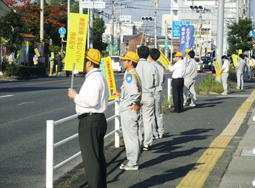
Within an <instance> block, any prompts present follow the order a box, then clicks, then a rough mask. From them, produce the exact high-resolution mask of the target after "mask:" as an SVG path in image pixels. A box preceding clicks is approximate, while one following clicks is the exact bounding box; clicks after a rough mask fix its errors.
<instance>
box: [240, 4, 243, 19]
mask: <svg viewBox="0 0 255 188" xmlns="http://www.w3.org/2000/svg"><path fill="white" fill-rule="evenodd" d="M240 7H241V8H240V17H241V18H242V19H243V0H241V6H240Z"/></svg>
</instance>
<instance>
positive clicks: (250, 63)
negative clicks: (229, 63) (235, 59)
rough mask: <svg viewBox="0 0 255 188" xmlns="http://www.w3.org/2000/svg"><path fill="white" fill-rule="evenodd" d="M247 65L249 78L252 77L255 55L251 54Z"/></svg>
mask: <svg viewBox="0 0 255 188" xmlns="http://www.w3.org/2000/svg"><path fill="white" fill-rule="evenodd" d="M249 67H250V79H254V68H255V55H252V56H251V60H250V62H249Z"/></svg>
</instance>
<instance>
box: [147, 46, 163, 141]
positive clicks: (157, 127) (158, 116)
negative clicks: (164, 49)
mask: <svg viewBox="0 0 255 188" xmlns="http://www.w3.org/2000/svg"><path fill="white" fill-rule="evenodd" d="M159 57H160V52H159V50H158V49H156V48H153V49H151V50H150V55H149V60H150V62H151V63H152V64H153V65H154V66H156V67H157V70H158V73H159V84H158V86H157V87H156V90H155V93H154V100H155V108H154V113H155V123H154V124H153V137H154V139H157V138H162V137H163V134H164V122H163V114H162V105H161V99H162V90H163V83H164V81H165V70H164V68H163V66H162V65H161V64H159V62H157V60H158V58H159Z"/></svg>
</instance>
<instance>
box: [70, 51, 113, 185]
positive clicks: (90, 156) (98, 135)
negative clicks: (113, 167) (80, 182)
mask: <svg viewBox="0 0 255 188" xmlns="http://www.w3.org/2000/svg"><path fill="white" fill-rule="evenodd" d="M100 62H101V53H100V52H99V51H98V50H97V49H93V48H91V49H88V50H87V51H86V52H85V64H84V69H85V72H86V76H85V82H84V83H83V85H82V87H81V89H80V92H79V94H77V93H76V91H75V90H74V89H71V88H69V89H68V97H70V98H71V99H74V102H75V104H76V113H77V115H78V119H79V129H78V132H79V143H80V149H81V154H82V159H83V164H84V167H85V172H86V176H87V180H88V185H89V187H90V188H105V187H107V186H106V161H105V156H104V136H105V133H106V129H107V122H106V118H105V115H104V112H105V110H106V109H107V103H108V86H107V82H106V79H105V78H104V76H103V75H102V74H101V72H100V71H99V69H98V68H99V66H100Z"/></svg>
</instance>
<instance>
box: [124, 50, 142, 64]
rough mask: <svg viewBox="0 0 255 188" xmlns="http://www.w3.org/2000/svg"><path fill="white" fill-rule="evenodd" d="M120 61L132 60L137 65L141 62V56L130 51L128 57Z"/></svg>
mask: <svg viewBox="0 0 255 188" xmlns="http://www.w3.org/2000/svg"><path fill="white" fill-rule="evenodd" d="M120 59H123V60H131V61H133V62H135V63H138V62H139V60H140V58H139V56H138V55H137V53H135V52H132V51H128V52H127V53H126V55H125V56H124V57H121V58H120Z"/></svg>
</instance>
